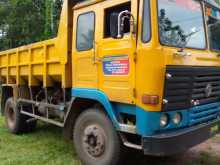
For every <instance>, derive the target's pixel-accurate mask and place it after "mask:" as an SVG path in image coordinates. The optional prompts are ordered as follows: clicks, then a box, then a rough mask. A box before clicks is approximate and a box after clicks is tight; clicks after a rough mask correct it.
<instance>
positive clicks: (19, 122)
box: [5, 98, 37, 134]
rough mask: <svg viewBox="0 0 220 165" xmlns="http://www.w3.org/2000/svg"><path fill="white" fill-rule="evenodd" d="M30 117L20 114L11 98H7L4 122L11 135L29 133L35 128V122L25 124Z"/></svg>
mask: <svg viewBox="0 0 220 165" xmlns="http://www.w3.org/2000/svg"><path fill="white" fill-rule="evenodd" d="M28 119H30V117H28V116H25V115H23V114H21V113H20V110H19V108H18V107H17V105H16V102H15V101H14V100H13V98H9V99H8V100H7V101H6V104H5V122H6V126H7V128H8V129H9V130H10V132H11V133H13V134H20V133H24V132H30V131H32V130H34V129H35V128H36V124H37V122H36V121H32V122H30V123H27V120H28Z"/></svg>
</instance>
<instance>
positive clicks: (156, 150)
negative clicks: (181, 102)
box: [142, 120, 220, 156]
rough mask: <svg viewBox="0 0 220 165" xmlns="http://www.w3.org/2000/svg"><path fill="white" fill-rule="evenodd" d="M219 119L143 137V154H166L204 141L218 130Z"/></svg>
mask: <svg viewBox="0 0 220 165" xmlns="http://www.w3.org/2000/svg"><path fill="white" fill-rule="evenodd" d="M219 128H220V120H216V121H214V122H211V123H208V124H202V125H199V126H194V127H191V128H185V129H181V130H178V131H174V132H173V131H172V132H170V133H160V134H157V135H154V136H149V137H144V138H143V139H142V147H143V150H144V154H145V155H154V156H168V155H173V154H177V153H181V152H184V151H186V150H188V149H189V148H191V147H193V146H195V145H197V144H200V143H202V142H204V141H205V140H207V139H209V138H210V137H212V136H214V135H215V134H217V133H218V132H219Z"/></svg>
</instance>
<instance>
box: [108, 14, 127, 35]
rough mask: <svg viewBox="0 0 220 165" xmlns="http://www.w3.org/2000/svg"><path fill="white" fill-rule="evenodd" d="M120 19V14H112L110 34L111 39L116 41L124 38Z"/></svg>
mask: <svg viewBox="0 0 220 165" xmlns="http://www.w3.org/2000/svg"><path fill="white" fill-rule="evenodd" d="M119 19H120V18H119V13H112V14H111V16H110V33H111V37H112V38H115V39H119V38H123V36H124V34H123V32H122V30H121V25H120V21H119Z"/></svg>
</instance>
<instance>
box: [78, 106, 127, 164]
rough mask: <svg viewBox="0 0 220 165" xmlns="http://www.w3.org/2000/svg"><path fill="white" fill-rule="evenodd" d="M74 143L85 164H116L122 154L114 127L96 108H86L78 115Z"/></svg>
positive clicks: (120, 144)
mask: <svg viewBox="0 0 220 165" xmlns="http://www.w3.org/2000/svg"><path fill="white" fill-rule="evenodd" d="M74 145H75V148H76V152H77V154H78V156H79V157H80V159H81V160H82V161H83V162H84V163H85V164H86V165H116V164H117V163H118V162H119V158H121V156H122V155H121V154H122V148H123V146H122V143H121V140H120V138H119V136H118V134H117V132H116V130H115V128H114V127H113V125H112V123H111V121H110V120H109V118H108V117H107V116H106V115H105V114H104V113H103V112H102V111H100V110H97V109H90V110H86V111H85V112H83V113H82V114H81V115H80V116H79V117H78V119H77V121H76V124H75V127H74Z"/></svg>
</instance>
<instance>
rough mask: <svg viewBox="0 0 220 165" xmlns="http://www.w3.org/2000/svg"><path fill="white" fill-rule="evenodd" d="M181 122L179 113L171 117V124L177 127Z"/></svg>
mask: <svg viewBox="0 0 220 165" xmlns="http://www.w3.org/2000/svg"><path fill="white" fill-rule="evenodd" d="M181 120H182V115H181V114H180V113H176V114H175V115H174V116H173V123H174V124H176V125H178V124H180V122H181Z"/></svg>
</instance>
